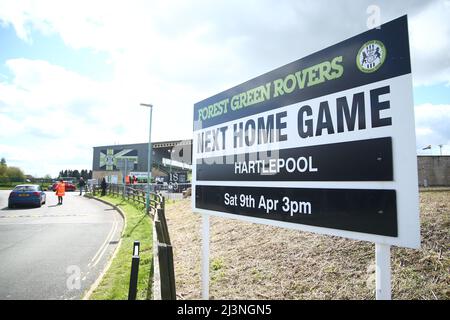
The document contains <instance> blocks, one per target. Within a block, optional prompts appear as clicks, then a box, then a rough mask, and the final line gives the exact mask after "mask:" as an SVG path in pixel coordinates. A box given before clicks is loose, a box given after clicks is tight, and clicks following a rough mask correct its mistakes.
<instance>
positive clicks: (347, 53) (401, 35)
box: [194, 16, 411, 130]
mask: <svg viewBox="0 0 450 320" xmlns="http://www.w3.org/2000/svg"><path fill="white" fill-rule="evenodd" d="M373 39H377V41H379V42H381V43H383V44H384V46H385V47H386V48H388V54H387V56H386V60H385V61H384V62H383V64H382V66H381V67H380V68H379V69H378V70H376V72H362V71H361V70H360V69H358V65H357V63H356V61H355V56H356V53H357V52H358V50H359V49H360V48H361V45H362V44H364V43H366V42H368V41H370V40H373ZM336 57H342V59H339V65H340V66H341V67H342V70H343V73H342V76H340V77H339V79H338V80H330V81H324V82H323V83H321V84H320V85H314V84H311V83H308V84H306V85H305V86H304V87H302V89H301V90H294V91H292V92H288V93H286V94H283V95H277V96H271V97H270V99H260V100H261V102H258V103H254V104H251V105H250V106H247V107H242V108H237V109H235V110H231V104H232V103H231V101H230V103H229V104H228V105H227V108H226V109H227V111H225V108H223V107H225V106H220V105H217V106H214V104H216V103H220V102H221V101H224V99H231V97H233V96H239V95H240V94H242V93H243V92H246V91H248V90H251V89H253V88H256V87H258V86H265V85H267V84H268V83H271V82H273V81H274V80H275V79H279V78H280V79H283V78H285V77H286V75H288V74H295V73H296V72H298V71H299V70H305V69H308V68H311V67H313V66H317V65H320V64H321V63H323V62H324V61H332V60H333V58H336ZM408 73H411V63H410V55H409V42H408V25H407V18H406V16H403V17H400V18H398V19H395V20H393V21H391V22H388V23H385V24H383V25H382V26H381V28H379V29H377V28H375V29H371V30H369V31H366V32H364V33H361V34H359V35H357V36H354V37H352V38H350V39H347V40H345V41H342V42H340V43H338V44H335V45H333V46H330V47H328V48H326V49H323V50H321V51H318V52H315V53H314V54H311V55H309V56H307V57H304V58H302V59H299V60H297V61H294V62H291V63H289V64H287V65H285V66H282V67H280V68H277V69H275V70H273V71H270V72H268V73H265V74H263V75H261V76H259V77H256V78H254V79H252V80H249V81H247V82H245V83H243V84H240V85H238V86H236V87H233V88H231V89H229V90H226V91H224V92H221V93H219V94H217V95H215V96H212V97H210V98H208V99H205V100H203V101H200V102H198V103H196V104H195V105H194V130H198V129H201V128H207V127H210V126H213V125H217V124H220V123H224V122H227V121H231V120H234V119H239V118H243V117H246V116H249V115H253V114H255V113H260V112H264V111H268V110H271V109H276V108H279V107H281V106H286V105H290V104H293V103H296V102H300V101H305V100H309V99H313V98H316V97H320V96H324V95H328V94H332V93H335V92H339V91H344V90H347V89H350V88H355V87H359V86H363V85H366V84H369V83H373V82H377V81H381V80H386V79H390V78H394V77H398V76H401V75H404V74H408ZM328 76H330V77H332V75H331V74H329V75H328ZM292 80H294V79H292ZM288 82H289V81H288ZM291 82H292V81H291ZM289 84H290V83H289ZM274 87H275V85H274V84H273V83H272V85H271V87H270V89H271V91H272V92H273V91H274V90H275V88H274ZM259 94H260V92H252V93H251V94H250V95H245V96H243V97H242V98H239V100H240V102H242V99H243V98H245V99H246V102H247V104H249V103H248V101H249V99H251V100H252V101H258V99H259V98H261V97H259V96H258V95H259ZM202 108H212V109H211V110H209V111H211V113H214V114H217V113H219V114H218V115H217V116H213V117H208V118H207V119H201V117H200V116H199V115H200V113H199V111H200V109H202ZM213 109H214V110H213ZM217 110H221V111H220V112H216V111H217Z"/></svg>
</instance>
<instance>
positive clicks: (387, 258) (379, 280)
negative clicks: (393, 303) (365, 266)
mask: <svg viewBox="0 0 450 320" xmlns="http://www.w3.org/2000/svg"><path fill="white" fill-rule="evenodd" d="M375 263H376V292H375V296H376V299H377V300H391V246H390V245H388V244H380V243H375Z"/></svg>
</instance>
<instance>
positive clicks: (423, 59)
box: [409, 1, 450, 86]
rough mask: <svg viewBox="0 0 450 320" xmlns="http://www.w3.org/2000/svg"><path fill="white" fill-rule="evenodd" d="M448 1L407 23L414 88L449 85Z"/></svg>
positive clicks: (449, 31)
mask: <svg viewBox="0 0 450 320" xmlns="http://www.w3.org/2000/svg"><path fill="white" fill-rule="evenodd" d="M449 17H450V1H436V2H433V3H432V4H430V5H429V6H428V7H427V8H425V10H423V11H422V12H420V14H417V15H415V16H413V17H411V19H410V23H409V29H410V37H411V41H410V47H411V59H412V71H413V76H414V85H415V86H420V85H428V86H429V85H433V84H437V83H445V84H447V85H450V23H449Z"/></svg>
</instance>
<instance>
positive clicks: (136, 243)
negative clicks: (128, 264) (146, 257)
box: [133, 241, 141, 256]
mask: <svg viewBox="0 0 450 320" xmlns="http://www.w3.org/2000/svg"><path fill="white" fill-rule="evenodd" d="M140 248H141V243H140V242H139V241H134V244H133V256H138V255H139V250H140Z"/></svg>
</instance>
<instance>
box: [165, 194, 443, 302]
mask: <svg viewBox="0 0 450 320" xmlns="http://www.w3.org/2000/svg"><path fill="white" fill-rule="evenodd" d="M420 212H421V236H422V248H421V249H420V250H411V249H403V248H396V247H392V260H391V264H392V298H393V299H449V298H450V289H449V288H450V254H449V239H450V232H449V231H450V192H449V191H445V192H426V193H421V194H420ZM166 215H167V220H168V225H169V231H170V236H171V240H172V244H173V246H174V255H175V257H174V260H175V276H176V283H177V296H178V298H179V299H200V298H201V280H200V257H201V236H200V232H201V231H200V228H201V217H200V215H198V214H193V213H192V211H191V202H190V200H182V201H177V202H175V203H173V204H169V205H168V206H167V213H166ZM210 222H211V230H210V234H211V244H210V250H211V260H210V276H211V282H210V297H211V299H373V298H374V296H375V293H374V290H375V266H374V262H375V253H374V251H375V248H374V245H373V244H370V243H367V242H362V241H354V240H348V239H343V238H338V237H332V236H323V235H316V234H312V233H307V232H301V231H294V230H287V229H282V228H276V227H271V226H264V225H257V224H251V223H247V222H242V221H235V220H229V219H223V218H218V217H211V219H210Z"/></svg>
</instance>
